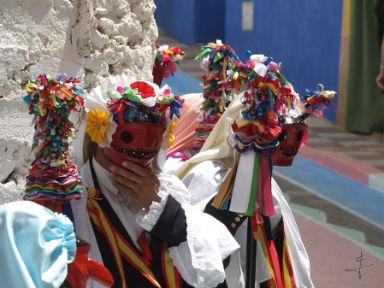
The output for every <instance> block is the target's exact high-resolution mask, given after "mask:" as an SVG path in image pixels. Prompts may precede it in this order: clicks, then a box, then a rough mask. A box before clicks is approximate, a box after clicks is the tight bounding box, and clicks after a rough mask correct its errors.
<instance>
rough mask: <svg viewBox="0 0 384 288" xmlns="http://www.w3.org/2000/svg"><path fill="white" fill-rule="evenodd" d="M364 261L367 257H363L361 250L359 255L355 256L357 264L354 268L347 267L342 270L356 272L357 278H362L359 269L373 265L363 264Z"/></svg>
mask: <svg viewBox="0 0 384 288" xmlns="http://www.w3.org/2000/svg"><path fill="white" fill-rule="evenodd" d="M364 261H367V259H366V258H364V257H363V251H361V253H360V256H359V257H357V258H356V262H359V266H358V267H356V268H348V269H345V270H344V271H345V272H356V273H357V275H358V276H359V279H361V278H363V274H362V273H361V270H362V269H363V268H367V267H369V266H373V264H367V265H364V263H363V262H364Z"/></svg>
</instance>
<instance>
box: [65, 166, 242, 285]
mask: <svg viewBox="0 0 384 288" xmlns="http://www.w3.org/2000/svg"><path fill="white" fill-rule="evenodd" d="M93 165H94V169H95V173H96V176H97V178H98V181H99V184H100V186H101V187H100V188H101V189H102V191H103V194H104V195H105V197H106V198H107V200H108V202H109V203H110V205H111V206H112V208H113V209H114V210H115V213H116V215H117V216H118V217H119V219H120V221H121V222H122V223H123V225H124V228H125V229H126V230H127V232H128V234H129V236H130V237H131V238H132V240H133V241H134V242H135V241H136V239H137V238H138V235H139V234H140V232H141V231H142V229H143V227H146V228H147V229H150V228H151V227H153V224H154V223H156V221H157V218H156V217H158V216H159V215H160V214H161V212H162V208H163V207H162V206H163V204H161V203H153V204H152V205H151V207H150V209H149V212H148V213H147V214H145V215H143V214H141V213H137V209H135V207H133V206H132V205H130V203H129V201H128V200H127V199H124V198H123V197H121V196H120V195H119V194H118V193H117V190H116V188H115V187H114V186H113V185H112V183H111V181H110V177H109V173H108V171H106V170H105V169H104V168H103V167H101V166H100V165H99V164H98V163H97V162H96V161H95V160H93ZM80 174H81V176H82V182H83V185H84V187H94V185H93V181H92V176H91V171H90V165H89V162H86V163H85V164H84V166H83V167H82V168H81V170H80ZM158 178H159V181H160V193H159V195H160V197H161V198H162V202H163V203H165V200H164V199H166V197H167V195H172V196H173V197H174V198H175V199H176V200H177V201H178V202H179V203H181V204H182V207H183V209H184V211H185V216H186V222H187V241H185V242H182V243H181V244H180V245H178V246H176V247H171V248H170V249H169V253H170V256H171V257H172V259H173V263H174V265H175V267H176V268H177V270H178V271H179V273H180V275H181V276H182V278H183V279H184V280H185V281H186V282H187V283H188V284H189V285H191V286H194V287H202V288H204V287H206V288H209V287H216V286H217V285H218V284H219V283H222V282H223V281H224V280H225V278H226V275H225V271H224V267H223V262H222V261H223V260H224V259H225V258H227V257H228V256H229V255H231V254H232V253H234V252H235V251H237V250H238V249H239V248H240V247H239V245H238V243H237V242H236V240H235V239H234V238H233V237H232V235H231V234H230V232H229V231H228V230H227V228H226V227H225V226H224V225H223V224H222V223H221V222H219V221H217V220H216V219H215V218H213V217H212V216H210V215H208V214H205V213H202V211H201V210H199V209H197V208H196V207H193V206H192V205H190V194H189V192H188V190H187V189H186V187H185V186H184V184H183V183H182V182H181V181H180V180H178V178H176V177H175V176H170V175H166V174H162V173H160V174H159V175H158ZM71 205H72V210H73V214H74V218H75V226H76V230H77V233H78V235H79V236H80V237H81V238H82V239H84V240H85V241H88V242H89V243H90V244H91V251H90V257H92V258H94V259H96V260H98V261H100V262H102V257H101V255H100V250H99V249H98V245H97V241H96V237H95V234H94V232H93V229H92V225H91V222H90V220H89V216H88V214H87V209H86V205H87V192H86V191H85V192H84V194H83V196H82V199H80V200H73V201H72V202H71ZM138 223H139V224H140V225H139V224H138ZM148 227H149V228H148ZM89 282H90V281H89ZM89 287H104V286H101V285H100V284H98V283H95V282H92V283H89Z"/></svg>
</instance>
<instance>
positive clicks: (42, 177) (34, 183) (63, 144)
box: [24, 74, 83, 208]
mask: <svg viewBox="0 0 384 288" xmlns="http://www.w3.org/2000/svg"><path fill="white" fill-rule="evenodd" d="M25 89H26V91H27V93H28V94H27V95H26V96H24V101H25V102H26V103H27V104H28V105H29V114H33V115H34V120H33V123H34V128H35V133H34V137H33V143H32V149H33V151H34V153H35V160H34V161H33V162H32V164H31V167H30V169H29V173H28V176H27V179H26V180H27V183H26V188H25V199H27V200H33V201H35V202H38V203H40V204H43V205H46V206H49V205H50V204H49V203H51V204H52V203H53V205H56V204H61V203H63V202H66V201H69V200H71V199H74V198H79V197H80V193H81V191H82V186H81V185H80V176H79V175H78V171H77V168H76V166H75V165H74V164H72V161H71V157H70V151H69V144H70V142H71V141H72V139H73V135H74V134H73V133H74V130H75V127H74V125H73V123H72V122H71V120H70V119H69V116H70V113H71V111H78V109H79V108H80V107H81V106H82V105H83V98H82V95H83V89H82V88H81V86H80V81H79V80H78V79H76V78H70V77H66V76H65V75H58V76H57V77H56V79H54V78H51V77H49V76H47V75H45V74H41V75H39V76H37V77H36V79H35V80H31V81H29V82H28V84H27V85H26V87H25ZM51 208H52V207H51Z"/></svg>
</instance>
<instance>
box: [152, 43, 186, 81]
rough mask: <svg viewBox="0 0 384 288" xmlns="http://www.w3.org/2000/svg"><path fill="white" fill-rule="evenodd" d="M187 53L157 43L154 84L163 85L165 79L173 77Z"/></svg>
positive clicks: (177, 48)
mask: <svg viewBox="0 0 384 288" xmlns="http://www.w3.org/2000/svg"><path fill="white" fill-rule="evenodd" d="M184 56H185V52H184V51H183V50H182V49H180V48H179V47H169V46H168V45H159V44H157V43H156V59H155V63H154V65H153V73H152V74H153V82H154V83H156V84H157V85H159V86H160V85H161V82H162V81H163V79H167V78H168V77H169V76H171V75H172V76H173V74H174V73H175V72H176V69H177V66H176V65H177V64H179V62H180V61H181V60H183V58H184Z"/></svg>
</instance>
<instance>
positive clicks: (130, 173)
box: [110, 161, 161, 209]
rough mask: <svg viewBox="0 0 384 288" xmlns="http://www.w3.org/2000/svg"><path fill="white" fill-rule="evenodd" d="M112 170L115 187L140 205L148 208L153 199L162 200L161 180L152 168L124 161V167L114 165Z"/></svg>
mask: <svg viewBox="0 0 384 288" xmlns="http://www.w3.org/2000/svg"><path fill="white" fill-rule="evenodd" d="M110 172H111V177H112V182H113V184H114V185H115V187H117V189H119V192H120V193H123V194H124V195H126V196H128V197H129V198H130V199H132V200H133V201H134V202H135V203H136V204H137V206H138V207H142V208H145V209H148V208H149V206H150V205H151V204H152V202H153V201H156V202H160V200H161V199H160V197H159V196H158V192H159V189H160V182H159V180H158V179H157V177H156V175H155V173H154V172H153V171H152V169H151V168H147V167H143V166H140V165H137V164H135V163H133V162H129V161H124V162H123V163H122V167H121V166H117V165H112V166H111V168H110Z"/></svg>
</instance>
